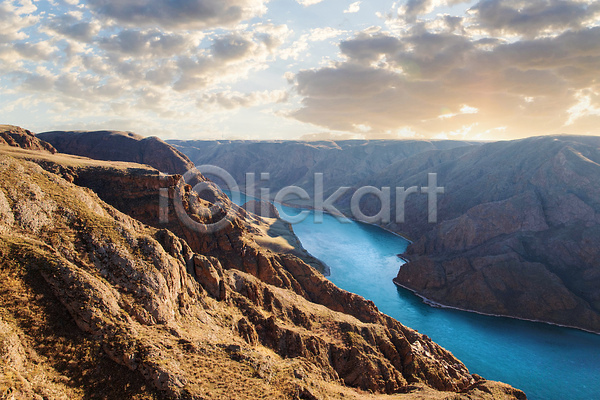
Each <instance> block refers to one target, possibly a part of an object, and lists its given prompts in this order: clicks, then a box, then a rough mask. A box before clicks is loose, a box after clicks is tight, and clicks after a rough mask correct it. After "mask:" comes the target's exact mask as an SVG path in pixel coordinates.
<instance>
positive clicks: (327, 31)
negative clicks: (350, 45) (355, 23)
mask: <svg viewBox="0 0 600 400" xmlns="http://www.w3.org/2000/svg"><path fill="white" fill-rule="evenodd" d="M344 33H346V31H341V30H339V29H334V28H331V27H329V26H328V27H325V28H315V29H311V31H310V35H309V37H308V40H310V41H311V42H320V41H323V40H327V39H332V38H334V37H338V36H340V35H342V34H344Z"/></svg>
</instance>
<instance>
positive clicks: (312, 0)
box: [296, 0, 323, 7]
mask: <svg viewBox="0 0 600 400" xmlns="http://www.w3.org/2000/svg"><path fill="white" fill-rule="evenodd" d="M296 1H297V2H298V3H299V4H301V5H303V6H304V7H308V6H312V5H313V4H318V3H320V2H322V1H323V0H296Z"/></svg>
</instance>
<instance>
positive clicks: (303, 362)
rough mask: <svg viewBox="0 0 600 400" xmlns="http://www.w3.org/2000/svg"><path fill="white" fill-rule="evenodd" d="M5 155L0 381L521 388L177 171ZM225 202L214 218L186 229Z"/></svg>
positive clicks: (210, 394)
mask: <svg viewBox="0 0 600 400" xmlns="http://www.w3.org/2000/svg"><path fill="white" fill-rule="evenodd" d="M0 159H1V160H2V162H0V304H1V307H0V359H2V363H0V377H1V379H0V390H1V391H0V393H7V394H9V397H11V398H13V397H14V398H24V399H25V398H27V399H29V398H53V399H54V398H57V399H66V398H69V399H84V398H93V397H101V398H106V399H122V398H140V399H141V398H144V399H155V398H161V399H163V398H164V399H203V398H211V399H212V398H227V399H240V400H246V399H255V398H261V397H268V398H270V399H316V398H331V399H342V398H344V399H356V400H358V399H376V398H377V399H382V398H387V396H384V395H386V394H390V395H393V397H392V396H390V398H414V397H419V398H423V399H439V398H447V397H448V396H449V395H450V393H449V392H453V393H454V395H455V397H456V396H459V397H465V398H481V399H507V400H508V399H525V395H524V394H523V393H522V392H521V391H519V390H516V389H514V388H511V387H510V386H507V385H504V384H500V383H496V382H489V381H486V380H485V379H483V378H481V377H479V376H477V375H471V374H470V373H469V371H468V370H467V369H466V367H465V366H464V365H463V364H462V363H461V362H460V361H459V360H457V359H456V358H455V357H454V356H453V355H452V354H450V353H449V352H448V351H446V350H444V349H443V348H441V347H440V346H438V345H437V344H435V343H434V342H433V341H432V340H431V339H429V338H428V337H427V336H425V335H422V334H419V333H418V332H415V331H413V330H411V329H410V328H407V327H405V326H403V325H402V324H400V323H399V322H398V321H396V320H394V319H392V318H390V317H388V316H386V315H384V314H382V313H380V312H379V311H378V310H377V308H376V307H375V305H374V304H373V303H372V302H370V301H367V300H365V299H364V298H362V297H360V296H357V295H355V294H352V293H349V292H346V291H344V290H341V289H339V288H337V287H336V286H335V285H333V283H331V282H330V281H328V280H327V279H325V278H324V277H323V276H322V275H321V274H319V273H318V272H317V271H315V270H314V269H313V268H311V267H310V266H308V265H307V264H306V263H304V262H303V261H302V260H301V259H299V258H297V257H296V256H294V255H293V254H289V253H288V252H286V251H285V249H281V250H284V251H280V249H278V248H277V247H276V246H273V239H275V238H274V237H271V236H270V235H269V234H268V232H265V231H268V230H270V228H269V224H270V223H271V222H270V220H269V219H268V218H262V219H260V218H258V217H257V216H255V215H250V214H248V213H246V212H245V211H244V210H243V209H241V208H239V207H236V206H234V205H232V204H231V203H228V202H227V201H226V200H225V199H223V201H222V204H221V205H220V206H217V205H216V204H211V203H210V202H209V201H206V200H204V199H201V198H199V197H198V196H197V195H196V194H195V193H194V192H193V191H192V190H190V187H189V186H188V185H182V184H180V179H181V176H179V175H164V174H159V172H158V171H157V170H156V169H154V168H151V167H148V166H144V165H140V164H134V163H125V162H114V161H110V162H107V161H97V160H92V159H89V158H82V157H77V156H70V155H64V154H48V153H46V152H40V151H39V150H35V151H34V150H24V149H21V148H15V147H10V146H7V145H0ZM63 177H66V178H68V179H63ZM159 199H163V200H165V201H166V202H165V203H163V202H162V200H159ZM199 206H202V207H199ZM224 212H226V213H227V215H228V217H227V218H226V219H225V221H226V224H225V226H224V227H223V229H221V230H219V231H218V232H208V231H203V230H201V229H194V228H193V226H194V223H200V222H205V223H209V222H213V220H215V219H216V218H218V217H220V216H221V214H222V213H224ZM159 215H160V216H161V217H160V218H159ZM182 215H186V216H187V219H186V218H184V217H182ZM259 219H260V220H259ZM271 227H272V225H271ZM275 244H278V245H280V246H281V245H282V244H283V242H282V241H281V240H279V241H278V242H277V243H275Z"/></svg>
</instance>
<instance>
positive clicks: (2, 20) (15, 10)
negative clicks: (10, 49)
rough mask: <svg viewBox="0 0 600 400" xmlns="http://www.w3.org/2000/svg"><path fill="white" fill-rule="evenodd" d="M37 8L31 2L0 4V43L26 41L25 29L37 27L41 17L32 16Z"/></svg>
mask: <svg viewBox="0 0 600 400" xmlns="http://www.w3.org/2000/svg"><path fill="white" fill-rule="evenodd" d="M36 10H37V7H36V6H35V4H33V2H32V1H31V0H21V1H3V2H2V3H0V43H10V42H12V41H14V40H22V39H26V38H27V37H28V35H27V34H26V33H24V32H23V30H24V29H25V28H28V27H30V26H32V25H35V24H36V23H37V22H38V21H39V17H36V16H33V15H31V14H32V13H34V12H35V11H36Z"/></svg>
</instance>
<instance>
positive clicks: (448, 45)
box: [291, 26, 600, 137]
mask: <svg viewBox="0 0 600 400" xmlns="http://www.w3.org/2000/svg"><path fill="white" fill-rule="evenodd" d="M491 39H492V40H484V41H483V42H482V41H481V39H480V38H475V37H469V36H467V35H463V34H456V33H451V32H447V31H446V32H432V31H429V30H426V29H423V26H420V27H417V28H414V29H409V30H407V31H405V32H404V33H402V34H398V35H392V34H390V33H366V32H363V33H359V34H357V35H356V36H355V37H354V38H353V39H350V40H346V41H342V42H341V43H340V52H341V54H343V55H344V56H345V57H346V59H345V60H344V61H341V62H337V63H335V64H334V65H331V66H328V67H324V68H318V69H311V70H303V71H300V72H299V73H297V74H296V75H295V79H294V84H295V90H296V92H297V93H298V95H300V96H301V99H302V100H301V101H302V102H301V104H302V106H301V107H300V108H299V109H297V110H295V111H294V112H293V113H292V114H291V116H292V117H294V118H296V119H298V120H300V121H302V122H308V123H312V124H315V125H319V126H322V127H325V128H329V129H332V130H340V131H350V132H357V133H360V132H365V131H369V132H370V133H369V134H368V135H371V136H373V135H384V134H389V132H394V131H398V130H407V129H408V130H410V131H416V132H419V134H422V135H431V134H435V133H436V132H462V133H460V134H468V133H469V132H471V133H473V134H475V132H476V131H477V132H480V133H481V132H486V131H490V132H491V131H492V130H494V134H503V135H506V136H507V137H508V136H510V135H513V137H517V136H527V135H533V134H547V133H552V132H554V133H559V132H560V131H561V129H563V127H564V126H566V125H567V123H568V122H569V121H570V123H571V124H573V122H574V121H576V120H577V119H578V118H579V119H583V118H584V117H585V118H588V119H589V118H596V122H598V123H600V117H599V116H598V114H597V113H595V112H593V113H592V112H588V113H587V114H584V113H583V112H584V111H582V110H585V109H586V105H587V104H588V103H587V101H588V100H587V99H588V98H590V99H591V98H592V96H598V93H600V87H599V86H598V84H597V71H598V68H599V67H600V27H591V28H584V29H581V30H578V31H567V32H564V33H562V34H559V35H557V36H554V37H543V38H536V39H528V40H517V41H513V42H506V41H502V40H496V39H494V38H491ZM482 43H483V44H482ZM584 89H585V90H587V92H586V93H588V94H586V95H585V96H584V95H581V94H578V93H582V92H581V90H584ZM594 98H598V97H594ZM590 101H591V100H590ZM588 109H589V108H588ZM475 110H476V111H475ZM474 124H476V125H474ZM498 127H505V128H506V129H505V130H504V131H503V133H502V132H501V133H498V132H499V131H497V129H498ZM467 128H468V129H467Z"/></svg>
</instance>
